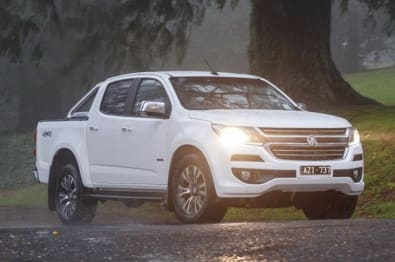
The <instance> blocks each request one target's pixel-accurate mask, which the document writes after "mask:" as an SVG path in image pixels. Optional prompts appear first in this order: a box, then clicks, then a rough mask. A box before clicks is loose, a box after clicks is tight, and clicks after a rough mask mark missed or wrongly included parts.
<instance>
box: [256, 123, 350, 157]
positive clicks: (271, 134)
mask: <svg viewBox="0 0 395 262" xmlns="http://www.w3.org/2000/svg"><path fill="white" fill-rule="evenodd" d="M260 130H261V131H262V135H263V139H264V142H265V144H266V148H267V149H268V150H269V151H270V152H271V153H272V154H273V156H275V157H276V158H278V159H284V160H308V161H320V160H321V161H322V160H339V159H343V157H344V154H345V151H346V149H347V146H348V130H347V129H345V128H344V129H304V128H303V129H273V128H260Z"/></svg>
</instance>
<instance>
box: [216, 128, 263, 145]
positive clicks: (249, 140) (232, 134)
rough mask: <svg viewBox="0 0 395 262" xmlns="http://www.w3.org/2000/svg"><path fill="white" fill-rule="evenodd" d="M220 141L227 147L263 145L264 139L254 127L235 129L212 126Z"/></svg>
mask: <svg viewBox="0 0 395 262" xmlns="http://www.w3.org/2000/svg"><path fill="white" fill-rule="evenodd" d="M212 127H213V130H214V131H215V133H216V134H217V135H218V136H219V139H220V140H221V141H222V142H223V143H224V144H226V145H231V144H251V145H261V144H262V139H261V136H260V134H259V133H258V131H256V130H255V129H254V128H252V127H234V126H223V125H212Z"/></svg>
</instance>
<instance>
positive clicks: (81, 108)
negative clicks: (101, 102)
mask: <svg viewBox="0 0 395 262" xmlns="http://www.w3.org/2000/svg"><path fill="white" fill-rule="evenodd" d="M97 90H98V88H96V89H95V90H94V91H92V93H90V94H89V96H88V97H87V98H85V100H84V101H82V103H81V104H80V105H78V107H77V108H76V109H75V110H74V111H73V113H77V112H89V110H90V109H91V106H92V103H93V100H95V97H96V94H97Z"/></svg>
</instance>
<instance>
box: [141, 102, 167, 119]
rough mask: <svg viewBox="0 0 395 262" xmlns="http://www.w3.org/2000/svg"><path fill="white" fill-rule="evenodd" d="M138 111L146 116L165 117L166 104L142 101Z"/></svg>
mask: <svg viewBox="0 0 395 262" xmlns="http://www.w3.org/2000/svg"><path fill="white" fill-rule="evenodd" d="M140 112H141V113H142V114H145V115H147V116H156V117H162V118H167V117H168V114H167V112H166V104H165V103H164V102H158V101H143V102H142V103H141V107H140Z"/></svg>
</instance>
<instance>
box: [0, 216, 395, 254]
mask: <svg viewBox="0 0 395 262" xmlns="http://www.w3.org/2000/svg"><path fill="white" fill-rule="evenodd" d="M394 231H395V220H331V221H294V222H247V223H221V224H208V225H166V224H140V223H129V224H116V225H103V224H102V225H90V226H70V227H64V226H55V227H43V226H33V227H28V228H25V227H21V225H18V227H17V228H13V227H12V226H11V227H10V226H6V227H1V225H0V247H1V248H0V261H35V260H40V261H395V234H394V233H395V232H394Z"/></svg>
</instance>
